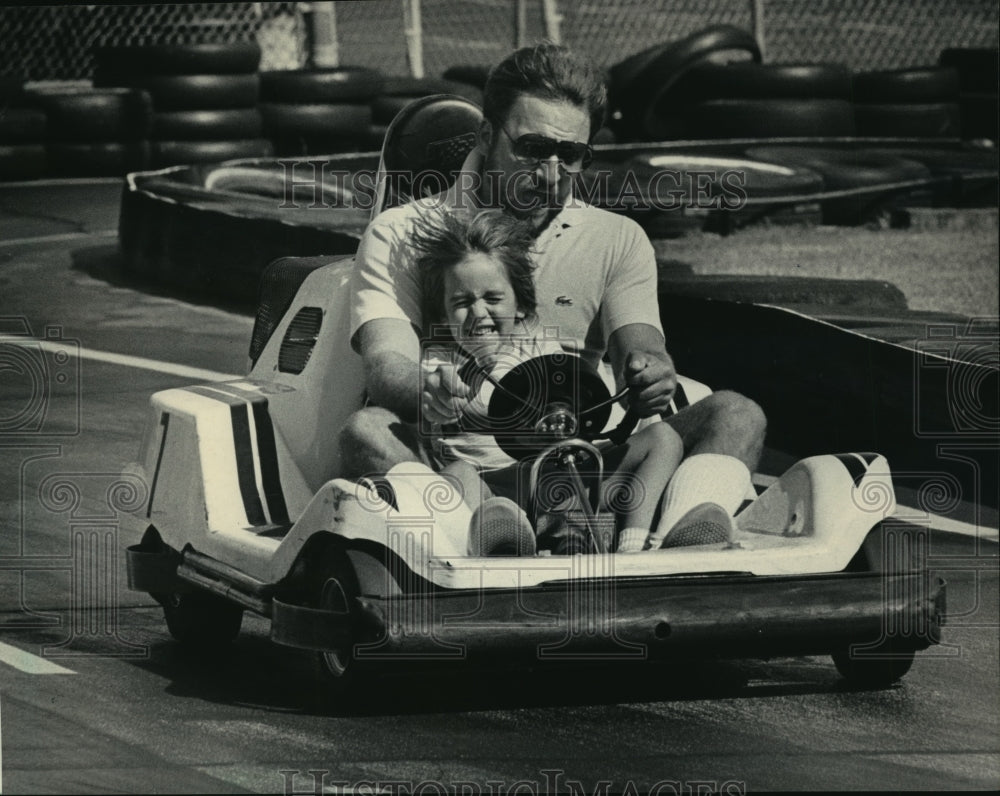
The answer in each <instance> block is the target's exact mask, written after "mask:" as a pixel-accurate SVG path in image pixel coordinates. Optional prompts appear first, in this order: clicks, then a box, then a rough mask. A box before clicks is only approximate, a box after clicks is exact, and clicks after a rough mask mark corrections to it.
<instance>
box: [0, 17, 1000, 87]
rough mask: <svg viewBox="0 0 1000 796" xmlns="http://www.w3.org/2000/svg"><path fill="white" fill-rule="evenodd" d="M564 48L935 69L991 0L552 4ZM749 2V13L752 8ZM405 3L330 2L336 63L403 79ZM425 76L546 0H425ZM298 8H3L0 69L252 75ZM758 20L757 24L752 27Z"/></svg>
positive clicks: (284, 41) (65, 74) (975, 26)
mask: <svg viewBox="0 0 1000 796" xmlns="http://www.w3.org/2000/svg"><path fill="white" fill-rule="evenodd" d="M553 5H554V6H555V8H556V9H557V11H558V15H559V18H560V19H559V31H560V34H561V40H562V41H563V42H564V43H565V44H568V45H570V46H572V47H574V48H576V49H578V50H580V51H582V52H584V53H587V54H588V55H590V56H591V57H592V58H593V59H594V60H595V61H596V62H597V63H599V64H601V65H602V66H611V65H612V64H614V63H617V62H618V61H620V60H622V59H623V58H625V57H626V56H628V55H630V54H632V53H635V52H638V51H640V50H643V49H645V48H647V47H651V46H653V45H656V44H659V43H661V42H665V41H671V40H674V39H677V38H680V37H682V36H685V35H687V34H689V33H692V32H694V31H696V30H698V29H700V28H703V27H705V26H706V25H710V24H713V23H728V24H732V25H737V26H739V27H742V28H745V29H747V30H754V32H755V33H756V34H757V36H758V39H759V40H760V41H761V43H762V45H763V50H764V53H765V61H767V62H772V63H781V62H783V63H796V62H797V63H805V62H808V63H818V62H832V63H842V64H845V65H847V66H848V67H850V68H852V69H854V70H856V71H863V70H869V69H889V68H902V67H907V66H917V65H927V64H934V63H936V62H937V59H938V55H939V54H940V52H941V50H943V49H945V48H946V47H996V45H997V36H998V18H1000V0H757V1H756V4H755V3H754V0H610V1H604V0H577V2H571V0H556V2H555V3H553ZM755 5H756V6H757V7H758V11H759V13H757V14H755ZM404 6H405V3H404V2H403V1H402V0H375V1H374V2H337V3H335V4H334V14H335V20H336V34H337V44H338V51H339V61H340V63H341V64H344V65H358V66H370V67H375V68H378V69H381V70H382V71H383V72H384V73H386V74H390V75H403V74H408V73H409V72H410V63H409V60H408V58H407V54H406V52H407V48H406V35H405V34H406V21H405V18H404ZM419 6H420V17H421V20H420V21H421V25H420V29H421V31H422V49H423V64H424V72H425V74H427V75H431V76H434V75H440V74H441V73H442V72H443V71H444V70H445V69H447V68H448V67H449V66H452V65H455V64H493V63H496V62H497V61H498V60H499V59H500V58H502V57H503V56H504V55H505V54H506V53H507V52H509V51H510V50H511V49H513V48H514V47H515V46H517V45H518V44H520V43H531V42H535V41H539V40H540V39H542V38H544V37H545V35H546V26H545V25H544V23H543V20H544V18H545V15H544V8H545V6H544V0H522V2H521V3H520V4H519V3H518V2H517V0H422V1H421V2H420V4H419ZM308 10H309V6H308V4H305V3H186V4H174V5H162V4H161V5H141V6H140V5H134V6H129V5H75V4H62V5H48V6H43V5H36V6H3V7H0V41H2V42H3V43H4V46H3V47H2V48H0V74H8V75H17V76H20V77H23V78H24V79H26V80H86V79H88V78H89V77H91V75H92V72H93V60H92V54H91V53H92V50H93V48H94V47H95V46H101V45H117V44H170V43H201V42H239V41H251V40H256V41H257V42H259V43H260V45H261V48H262V51H263V58H262V63H261V69H264V70H267V69H293V68H296V67H300V66H303V65H305V64H307V63H308V60H309V25H308V21H307V18H308V13H307V12H308ZM755 23H756V24H755Z"/></svg>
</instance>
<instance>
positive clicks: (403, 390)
mask: <svg viewBox="0 0 1000 796" xmlns="http://www.w3.org/2000/svg"><path fill="white" fill-rule="evenodd" d="M357 341H358V349H359V351H360V353H361V356H362V359H363V360H364V366H365V388H366V390H367V391H368V397H369V399H370V400H371V402H372V403H374V404H376V405H377V406H381V407H384V408H385V409H388V410H389V411H391V412H394V413H395V414H396V415H398V416H399V417H400V418H401V419H402V420H405V421H407V422H410V423H412V422H415V421H416V419H417V412H418V409H419V406H420V387H421V377H420V341H419V339H418V338H417V333H416V332H415V331H414V330H413V327H412V326H411V325H410V324H409V323H408V322H407V321H403V320H399V319H398V318H377V319H375V320H371V321H368V322H366V323H365V324H364V325H363V326H362V327H361V328H360V329H358V331H357Z"/></svg>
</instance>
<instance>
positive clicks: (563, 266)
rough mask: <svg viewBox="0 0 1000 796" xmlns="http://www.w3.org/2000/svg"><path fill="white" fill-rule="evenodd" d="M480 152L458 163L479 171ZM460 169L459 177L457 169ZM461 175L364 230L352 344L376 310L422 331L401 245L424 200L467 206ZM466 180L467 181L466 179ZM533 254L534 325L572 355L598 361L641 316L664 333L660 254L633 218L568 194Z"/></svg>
mask: <svg viewBox="0 0 1000 796" xmlns="http://www.w3.org/2000/svg"><path fill="white" fill-rule="evenodd" d="M481 166H482V155H481V154H480V153H479V152H478V151H475V150H474V151H473V152H472V153H471V154H470V155H469V157H468V158H467V159H466V161H465V164H464V165H463V171H465V172H467V173H471V174H478V173H479V170H480V168H481ZM460 176H461V175H460ZM461 184H462V182H461V180H460V181H459V182H456V184H455V185H453V186H452V187H451V188H450V189H449V190H448V191H445V192H444V193H442V194H437V195H435V196H432V197H429V198H426V199H421V200H419V201H418V202H410V203H408V204H405V205H402V206H400V207H394V208H391V209H389V210H386V211H385V212H384V213H382V214H381V215H379V216H378V217H377V218H376V219H375V220H374V221H373V222H372V223H371V224H370V225H369V226H368V229H367V230H366V231H365V234H364V236H363V237H362V239H361V244H360V245H359V247H358V251H357V254H356V256H355V263H356V265H355V271H354V274H353V276H352V280H351V292H352V296H351V344H352V345H353V346H354V347H355V348H357V331H358V329H360V328H361V326H362V325H364V324H365V323H367V322H368V321H371V320H377V319H380V318H395V319H398V320H404V321H408V322H409V323H410V324H411V325H412V326H413V328H414V329H415V330H416V331H417V334H418V335H420V334H421V326H422V319H421V313H420V281H419V278H418V274H417V273H416V268H415V266H414V257H413V252H412V250H411V249H410V247H409V246H408V245H407V240H408V238H409V234H410V231H411V229H412V224H413V222H414V220H415V219H416V218H417V217H418V214H419V213H420V212H421V206H422V207H423V208H433V207H441V206H442V205H443V206H444V207H446V208H448V209H450V210H452V211H453V212H457V213H465V214H470V213H473V212H475V211H476V210H478V209H480V208H477V207H474V206H472V202H471V201H470V199H471V198H472V194H471V193H470V192H469V191H468V190H466V191H464V192H463V191H461V190H460V185H461ZM466 184H467V183H466ZM532 260H533V261H534V263H535V272H534V277H535V293H536V296H537V298H538V310H537V312H538V323H539V325H540V326H541V327H542V328H545V329H547V330H548V332H547V334H548V335H550V336H551V335H552V334H553V333H554V334H556V335H557V337H558V340H559V342H560V343H561V345H562V347H563V349H564V350H566V351H567V352H568V353H572V354H577V355H580V356H582V357H583V358H584V359H586V360H587V361H588V362H589V363H590V364H591V365H593V366H594V367H598V363H599V362H600V360H601V358H602V357H603V356H604V353H605V351H606V349H607V341H608V338H609V337H610V336H611V334H612V332H614V331H615V330H616V329H619V328H621V327H623V326H626V325H628V324H632V323H644V324H647V325H649V326H652V327H654V328H655V329H657V330H658V331H659V332H660V334H661V335H662V334H663V328H662V326H661V324H660V313H659V303H658V301H657V275H656V256H655V254H654V252H653V246H652V244H651V243H650V242H649V239H648V238H647V237H646V234H645V233H644V232H643V231H642V228H641V227H640V226H639V225H638V224H636V223H635V222H634V221H632V220H631V219H628V218H625V217H624V216H620V215H616V214H614V213H611V212H609V211H606V210H601V209H599V208H596V207H592V206H590V205H587V204H585V203H584V202H582V201H580V200H578V199H575V198H573V197H570V199H569V200H568V202H567V203H566V205H565V206H564V207H563V208H562V210H560V211H559V213H558V214H557V215H556V216H555V218H553V219H552V221H551V222H550V223H549V225H548V226H547V227H546V228H545V229H544V230H543V231H542V232H541V233H540V234H539V236H538V238H537V240H536V242H535V247H534V251H533V254H532Z"/></svg>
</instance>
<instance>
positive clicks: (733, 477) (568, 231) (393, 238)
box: [341, 44, 765, 547]
mask: <svg viewBox="0 0 1000 796" xmlns="http://www.w3.org/2000/svg"><path fill="white" fill-rule="evenodd" d="M606 101H607V97H606V92H605V88H604V84H603V81H602V78H601V76H600V74H599V73H598V72H597V70H596V69H595V68H594V67H593V66H592V65H590V64H588V63H587V62H585V61H584V60H582V59H580V58H578V57H576V56H575V55H573V54H572V53H570V52H569V51H568V50H567V49H565V48H563V47H559V46H557V45H552V44H540V45H537V46H535V47H528V48H523V49H521V50H518V51H517V52H515V53H513V54H512V55H510V56H508V57H507V58H506V59H505V60H504V61H503V62H501V63H500V64H499V65H498V66H497V67H496V68H495V69H494V70H493V71H492V72H491V74H490V78H489V80H488V82H487V85H486V89H485V92H484V98H483V112H484V117H485V118H484V120H483V122H482V124H481V126H480V129H479V131H478V136H477V144H476V148H475V149H474V150H473V152H472V153H471V154H470V155H469V157H468V159H467V160H466V162H465V164H464V166H463V174H460V175H459V177H460V179H459V180H458V181H457V182H456V184H455V185H454V186H452V188H451V189H450V190H449V191H446V192H445V193H443V194H441V195H438V196H437V197H435V198H434V199H433V201H432V202H428V201H427V200H423V206H427V205H428V204H431V205H433V206H442V205H443V206H444V207H445V208H446V209H448V210H450V211H451V212H455V213H460V214H474V213H475V212H477V211H478V210H480V209H482V208H484V207H501V208H503V209H504V210H506V211H507V212H510V213H513V214H515V215H518V216H521V217H523V218H525V219H527V220H528V221H529V222H530V223H531V225H532V226H533V228H534V230H535V234H536V242H535V256H534V260H535V282H536V292H537V296H538V309H537V312H538V319H539V323H540V325H541V326H542V327H546V328H552V329H556V330H557V333H558V339H559V341H560V343H562V345H563V347H564V349H567V350H568V351H569V352H570V353H574V354H578V355H580V356H582V357H583V358H584V359H586V360H587V361H589V362H590V363H591V364H592V365H597V364H598V363H599V361H600V360H601V359H602V357H604V356H605V354H606V355H607V357H608V358H609V359H610V362H611V368H612V371H613V373H614V377H615V380H616V383H617V384H619V385H627V386H628V388H629V406H630V408H631V409H633V410H635V411H636V412H637V413H638V415H639V416H640V417H651V416H654V415H658V414H661V413H662V412H664V411H666V410H667V409H668V405H669V403H670V400H671V397H672V395H673V392H674V390H675V388H676V385H677V380H676V373H675V371H674V366H673V362H672V360H671V358H670V356H669V354H668V353H667V351H666V348H665V342H664V339H663V332H662V328H661V325H660V320H659V308H658V304H657V297H656V285H657V278H656V277H657V274H656V260H655V255H654V252H653V248H652V245H651V244H650V242H649V240H648V239H647V238H646V236H645V234H644V233H643V232H642V230H641V228H640V227H639V226H638V225H637V224H635V223H634V222H632V221H631V220H629V219H626V218H624V217H622V216H618V215H615V214H613V213H610V212H607V211H603V210H599V209H597V208H594V207H590V206H588V205H586V204H584V203H583V202H581V201H579V200H577V199H575V198H574V197H573V178H574V174H575V173H577V172H579V171H581V170H582V169H583V168H584V167H585V166H586V165H587V164H588V163H589V160H590V149H589V146H588V142H589V141H590V139H591V137H592V136H593V134H594V133H595V132H596V131H597V130H598V129H600V127H601V124H602V121H603V118H604V113H605V106H606ZM468 176H472V177H474V178H475V179H472V180H469V179H466V177H468ZM420 213H421V203H410V204H408V205H404V206H402V207H398V208H393V209H391V210H388V211H386V212H385V213H383V214H381V215H380V216H379V217H378V218H376V219H375V220H374V221H373V222H372V224H371V225H370V226H369V228H368V230H367V231H366V233H365V235H364V237H363V239H362V241H361V244H360V246H359V248H358V253H357V258H356V260H357V270H356V272H355V275H354V279H353V282H352V291H353V295H352V318H351V330H352V344H353V345H354V346H355V348H356V349H357V350H358V351H359V352H360V353H361V355H362V357H363V359H364V366H365V378H366V388H367V391H368V395H369V399H370V402H371V403H372V404H373V406H369V407H367V408H365V409H363V410H361V411H360V412H357V413H355V414H354V415H353V416H352V417H351V418H350V419H349V420H348V423H347V424H346V426H345V428H344V430H343V433H342V436H341V446H342V450H343V459H342V461H343V462H344V464H345V469H346V472H345V473H344V475H345V476H347V477H358V476H361V475H365V474H370V473H373V472H385V471H387V470H388V469H389V468H391V467H392V466H393V465H395V464H397V463H399V462H401V461H407V460H413V459H415V458H419V459H422V460H424V461H425V462H427V463H429V462H428V458H427V453H426V452H425V450H424V449H423V447H422V445H421V444H420V440H419V437H418V435H417V433H416V428H415V425H414V423H415V421H417V419H418V418H420V419H421V420H422V421H424V422H431V423H440V424H447V423H453V422H455V421H456V420H457V418H458V417H460V416H461V414H462V411H463V409H464V408H465V407H466V406H467V405H468V403H469V400H470V398H471V397H472V396H470V395H469V390H468V386H467V385H466V384H465V383H464V382H463V381H462V380H461V378H460V377H459V376H458V373H457V372H456V370H455V368H454V367H451V366H449V365H447V364H442V365H439V366H437V367H436V369H434V370H433V371H430V372H424V371H422V370H421V366H420V358H421V354H420V335H421V333H423V332H425V331H426V330H423V329H422V328H421V325H422V321H421V317H420V295H419V288H418V280H417V278H416V274H415V273H414V268H413V258H412V254H411V253H410V252H409V251H408V248H407V245H406V241H407V237H408V233H409V230H410V228H411V226H412V224H413V222H414V220H415V219H416V218H417V217H418V216H419V215H420ZM667 422H669V423H670V424H671V426H672V427H673V428H674V429H675V430H676V431H677V432H678V434H680V436H681V438H682V439H683V441H684V448H685V457H686V458H685V460H684V462H682V464H681V467H680V468H679V469H678V471H677V473H676V474H675V475H674V478H673V479H672V481H671V487H670V488H669V489H668V495H667V501H666V504H665V507H664V512H663V517H662V518H661V521H660V522H659V524H658V526H657V528H656V529H654V533H653V534H651V538H650V540H649V545H652V546H655V547H658V546H659V544H660V542H661V541H662V539H663V536H664V534H666V532H667V530H669V529H671V528H672V527H674V526H675V525H676V524H677V520H678V519H679V518H681V517H682V516H685V515H687V513H688V511H689V510H690V509H692V508H694V507H699V512H702V511H703V504H706V503H707V504H710V505H711V506H712V507H717V506H719V505H721V506H722V509H717V508H712V509H711V510H710V511H709V515H710V516H708V519H709V520H711V521H713V522H725V523H728V522H729V519H728V517H729V516H731V515H732V514H733V513H734V512H735V511H736V509H737V508H738V506H739V504H740V502H741V501H742V498H743V496H744V494H745V493H746V491H747V489H748V488H749V472H750V470H752V469H753V467H754V466H755V465H756V463H757V459H758V458H759V456H760V452H761V448H762V445H763V437H764V426H765V422H764V417H763V413H762V412H761V411H760V409H759V408H758V407H757V406H756V405H755V404H754V403H753V402H751V401H749V400H748V399H746V398H744V397H742V396H739V395H736V394H734V393H729V392H719V393H714V394H713V395H711V396H709V397H707V398H705V399H703V400H702V401H699V402H697V403H695V404H694V405H692V406H690V407H687V408H685V409H682V410H681V411H680V412H677V413H676V414H674V415H672V416H670V417H669V418H667ZM671 493H674V494H673V495H671ZM699 518H701V519H705V517H704V516H702V514H698V516H697V517H695V518H694V519H699ZM720 518H721V519H720ZM689 519H691V518H690V517H689ZM668 523H669V524H668ZM671 537H673V534H671Z"/></svg>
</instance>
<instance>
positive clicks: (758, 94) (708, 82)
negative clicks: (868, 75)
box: [668, 61, 851, 112]
mask: <svg viewBox="0 0 1000 796" xmlns="http://www.w3.org/2000/svg"><path fill="white" fill-rule="evenodd" d="M668 96H669V98H670V101H671V102H672V103H674V102H677V101H681V102H684V101H692V102H698V101H704V100H709V99H843V100H849V99H851V71H850V70H849V69H848V68H847V67H846V66H843V65H842V64H759V63H756V62H755V61H743V62H738V63H732V64H703V65H701V66H695V67H693V68H692V69H690V70H689V71H687V72H686V73H685V74H684V75H683V76H682V77H680V78H679V79H678V80H677V82H676V84H675V87H674V89H673V90H672V91H671V92H670V93H669V95H668ZM668 112H669V111H668ZM674 112H676V110H675V111H674Z"/></svg>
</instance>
